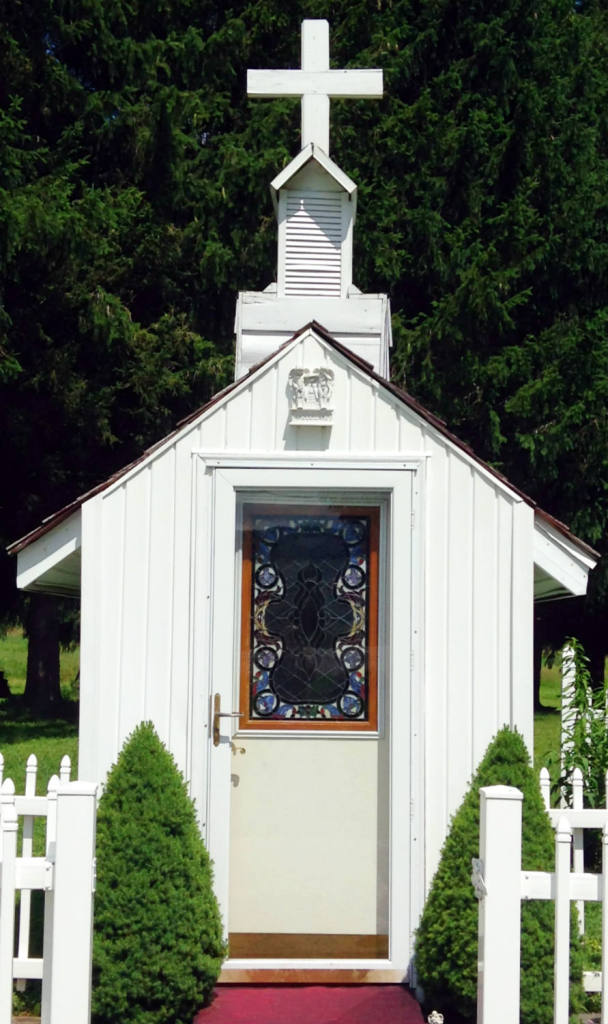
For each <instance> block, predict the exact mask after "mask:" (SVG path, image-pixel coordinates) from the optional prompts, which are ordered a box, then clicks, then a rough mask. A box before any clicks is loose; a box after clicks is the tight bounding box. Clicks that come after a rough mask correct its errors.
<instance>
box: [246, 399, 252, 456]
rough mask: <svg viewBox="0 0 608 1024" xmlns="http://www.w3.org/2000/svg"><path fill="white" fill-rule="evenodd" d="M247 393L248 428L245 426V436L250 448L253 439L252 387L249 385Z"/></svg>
mask: <svg viewBox="0 0 608 1024" xmlns="http://www.w3.org/2000/svg"><path fill="white" fill-rule="evenodd" d="M248 395H249V424H248V428H247V435H248V436H247V440H248V442H249V443H248V445H247V447H248V448H251V442H252V440H253V389H252V388H251V387H249V388H248Z"/></svg>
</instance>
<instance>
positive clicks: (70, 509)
mask: <svg viewBox="0 0 608 1024" xmlns="http://www.w3.org/2000/svg"><path fill="white" fill-rule="evenodd" d="M310 330H313V331H314V332H315V333H316V334H317V335H318V336H319V337H320V338H322V339H323V341H325V342H326V343H327V344H328V345H329V346H330V347H331V348H333V349H335V351H336V352H338V353H340V355H341V356H343V357H344V358H345V359H346V360H348V361H349V362H350V363H352V364H354V365H355V366H357V367H358V369H359V370H361V371H362V372H363V373H364V374H366V375H367V376H368V377H370V378H371V379H372V380H373V381H375V382H376V383H377V384H378V385H379V386H380V387H381V388H382V389H383V390H385V391H387V392H388V393H389V394H391V395H392V396H393V397H395V398H397V399H398V401H399V402H400V403H402V404H403V405H404V406H406V407H407V408H408V409H410V410H411V411H412V412H414V413H415V414H416V415H417V416H419V417H420V418H421V419H423V420H424V421H425V422H426V423H428V424H429V425H430V426H432V427H433V428H434V429H435V430H437V432H438V433H439V434H441V435H442V436H443V437H445V438H446V439H447V440H448V441H450V443H451V444H452V445H454V446H455V447H456V448H458V449H460V450H461V451H462V452H464V453H465V454H466V455H467V456H468V458H470V459H471V460H473V461H474V462H475V463H476V464H477V465H479V466H482V467H483V469H484V470H485V471H486V472H487V473H489V474H490V475H491V476H493V477H495V478H496V479H497V480H499V481H500V482H501V483H502V484H503V485H505V486H506V487H507V488H508V489H509V490H511V491H512V492H513V493H514V494H516V495H517V496H518V497H519V498H521V499H522V500H523V501H524V502H525V503H526V504H527V505H529V506H530V507H531V508H533V509H534V513H535V517H536V518H537V519H540V520H541V522H542V523H543V524H544V527H545V533H546V535H547V537H549V536H553V535H557V536H558V537H561V538H563V542H564V543H565V544H566V546H567V548H568V549H575V551H576V552H578V553H580V554H581V555H582V556H583V558H584V559H585V561H587V562H589V563H591V565H592V564H594V563H595V562H596V561H597V559H598V558H599V557H600V555H599V553H598V552H597V551H595V550H594V548H592V547H591V546H590V545H589V544H586V543H585V541H582V540H580V538H579V537H576V536H575V534H573V533H572V531H571V530H570V529H569V528H568V527H567V526H566V525H565V524H564V523H562V522H560V520H559V519H556V518H555V517H554V516H552V515H550V513H548V512H545V511H544V510H543V509H541V508H540V507H539V505H537V503H536V502H535V501H534V500H533V499H532V498H531V497H530V496H529V495H527V494H525V493H524V491H522V490H521V489H520V488H519V487H516V486H515V484H513V483H511V481H510V480H508V479H507V477H506V476H504V474H502V473H500V472H499V471H498V470H496V469H494V467H493V466H491V465H489V464H488V463H487V462H485V461H484V460H483V459H481V458H480V457H479V456H478V455H477V454H476V453H475V452H474V451H473V449H472V448H471V446H470V445H469V444H467V443H466V442H464V441H462V440H461V439H460V438H459V437H457V436H456V434H453V433H452V432H451V431H450V430H449V429H448V427H447V425H446V423H445V422H444V420H442V419H440V418H439V417H438V416H436V415H435V414H434V413H432V412H430V411H429V410H428V409H426V408H425V407H424V406H423V405H421V404H420V402H418V401H417V400H416V399H415V398H413V396H412V395H410V394H409V392H407V391H405V390H403V389H402V388H400V387H398V386H397V385H396V384H393V383H392V382H391V381H389V380H386V379H385V378H384V377H381V376H380V374H378V373H376V372H375V370H374V369H373V367H372V366H371V364H370V363H368V362H366V360H364V359H362V358H361V357H360V356H357V355H355V354H354V353H353V352H352V351H350V349H348V348H346V346H344V345H342V344H341V343H340V342H339V341H337V340H336V339H335V338H334V337H333V336H332V335H331V334H330V333H329V331H327V330H326V329H325V327H323V326H322V324H319V323H318V322H317V321H316V320H311V321H309V323H307V324H305V325H304V327H302V328H300V330H299V331H296V333H295V334H294V335H293V336H292V337H291V338H289V339H288V340H287V341H286V342H284V343H283V344H282V345H281V346H280V347H279V348H278V349H276V350H275V351H274V352H272V353H271V354H270V355H269V356H267V357H266V358H265V359H264V360H262V361H261V362H259V363H257V364H256V365H255V366H252V367H251V369H250V370H249V371H248V372H247V374H245V375H244V376H243V377H240V378H239V379H238V380H236V381H234V382H233V383H231V384H229V385H228V386H227V387H225V388H224V389H223V390H222V391H219V392H218V393H217V394H216V395H214V396H213V398H211V399H210V401H209V402H206V403H205V404H204V405H202V406H200V407H199V408H198V409H196V410H195V411H194V412H192V413H190V414H189V415H188V416H186V417H184V418H183V419H181V420H180V421H179V422H178V423H177V425H176V427H175V429H174V430H172V431H171V432H170V433H169V434H167V435H165V437H163V438H161V439H160V440H159V441H157V442H156V443H155V444H153V445H151V446H150V447H149V448H146V450H145V451H144V452H142V454H141V455H140V456H139V457H138V458H137V459H134V460H133V461H132V462H130V463H129V464H128V465H126V466H123V467H122V468H121V469H119V470H117V471H116V472H115V473H113V474H112V475H111V476H109V477H108V478H107V479H106V480H103V481H101V482H100V483H99V484H97V485H96V486H95V487H92V488H91V489H90V490H88V491H86V492H85V493H84V494H81V495H79V497H77V498H75V499H74V501H72V502H70V503H69V504H67V505H65V506H64V507H63V508H61V509H59V510H58V511H57V512H54V513H53V514H52V515H50V516H47V518H46V519H44V520H43V521H42V523H41V524H40V525H39V526H37V527H36V528H35V529H33V530H31V531H30V532H29V533H27V534H25V536H23V537H21V538H19V540H16V541H14V542H13V543H12V544H10V545H9V546H8V547H7V549H6V550H7V552H8V554H9V555H17V554H19V552H21V551H23V550H24V549H25V548H26V547H28V545H30V544H32V543H33V542H34V541H36V540H38V539H39V538H41V537H43V536H44V535H45V534H47V533H49V532H50V531H51V530H54V529H55V528H56V527H57V526H59V525H60V524H61V523H64V522H65V521H66V520H67V519H69V518H70V517H71V516H73V515H74V513H75V512H77V511H78V510H79V509H80V508H81V506H82V505H83V504H84V503H85V501H88V500H89V499H90V498H93V497H95V495H96V494H99V493H101V492H102V491H105V490H107V489H108V488H109V487H111V486H112V485H113V484H115V483H116V482H117V481H118V480H120V479H121V478H122V477H124V476H126V475H127V473H129V472H130V471H131V470H132V469H133V468H134V467H136V466H138V465H140V464H141V463H142V462H144V461H145V460H146V459H147V458H149V457H150V456H151V455H153V454H154V453H155V452H156V451H158V450H159V449H160V448H162V447H164V446H165V445H166V444H167V443H169V442H170V441H171V439H172V438H174V437H177V435H178V434H179V433H180V432H181V431H182V430H183V429H184V427H186V426H188V425H189V424H191V423H193V422H194V421H195V420H197V419H198V418H199V417H200V416H202V415H203V414H204V413H206V412H207V411H208V410H209V409H211V408H212V407H213V406H214V405H217V404H218V402H221V401H223V400H224V399H225V398H227V397H228V396H229V395H230V394H231V393H232V392H233V391H235V390H237V389H238V388H241V387H243V386H244V385H245V384H246V382H247V381H248V380H249V379H250V378H251V377H252V376H255V375H256V374H257V373H259V372H260V370H262V369H263V368H264V367H265V366H266V365H267V364H268V363H269V362H270V361H271V360H273V359H274V358H275V357H276V356H277V354H278V353H279V352H281V351H282V350H284V349H286V348H287V347H289V346H291V345H293V344H294V342H295V341H296V340H297V339H298V338H299V337H301V336H302V335H303V334H304V333H306V332H307V331H310ZM591 565H590V567H591Z"/></svg>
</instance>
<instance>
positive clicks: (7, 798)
mask: <svg viewBox="0 0 608 1024" xmlns="http://www.w3.org/2000/svg"><path fill="white" fill-rule="evenodd" d="M0 803H1V805H2V806H1V807H0V829H1V833H0V834H1V838H2V888H1V889H0V949H2V950H3V951H4V950H8V951H9V955H8V956H6V954H5V955H4V956H2V957H0V1022H2V1024H10V1022H11V1020H12V1013H13V934H14V930H15V874H16V860H17V812H16V810H15V787H14V785H13V783H12V781H11V780H10V779H6V780H5V782H4V783H3V784H2V794H1V796H0Z"/></svg>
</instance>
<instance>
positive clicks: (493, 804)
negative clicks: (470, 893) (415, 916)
mask: <svg viewBox="0 0 608 1024" xmlns="http://www.w3.org/2000/svg"><path fill="white" fill-rule="evenodd" d="M479 795H480V801H481V807H480V832H479V857H480V859H481V871H482V874H483V881H484V884H485V895H483V896H482V898H481V900H480V904H479V962H478V975H477V979H478V980H477V1024H519V969H520V930H521V924H520V922H521V811H522V801H523V794H522V793H521V792H520V790H519V789H515V787H514V786H484V787H482V788H481V789H480V791H479Z"/></svg>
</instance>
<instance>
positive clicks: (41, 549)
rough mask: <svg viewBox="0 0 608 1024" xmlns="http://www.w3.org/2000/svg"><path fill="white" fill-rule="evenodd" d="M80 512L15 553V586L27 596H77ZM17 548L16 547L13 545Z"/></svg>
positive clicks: (78, 585) (78, 591)
mask: <svg viewBox="0 0 608 1024" xmlns="http://www.w3.org/2000/svg"><path fill="white" fill-rule="evenodd" d="M81 516H82V513H81V510H80V509H77V510H76V511H75V512H73V513H72V515H71V516H69V517H68V518H67V519H64V520H63V521H62V522H60V523H58V525H57V526H55V527H54V528H53V529H51V530H49V531H48V532H44V533H41V535H40V536H39V537H33V538H32V540H31V541H29V542H28V543H27V545H26V546H25V547H23V548H21V550H17V551H16V554H17V586H18V587H19V589H20V590H27V591H29V592H30V593H32V592H34V593H43V594H56V595H57V596H58V597H78V596H79V595H80V550H81ZM15 547H16V548H18V544H17V545H15Z"/></svg>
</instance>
